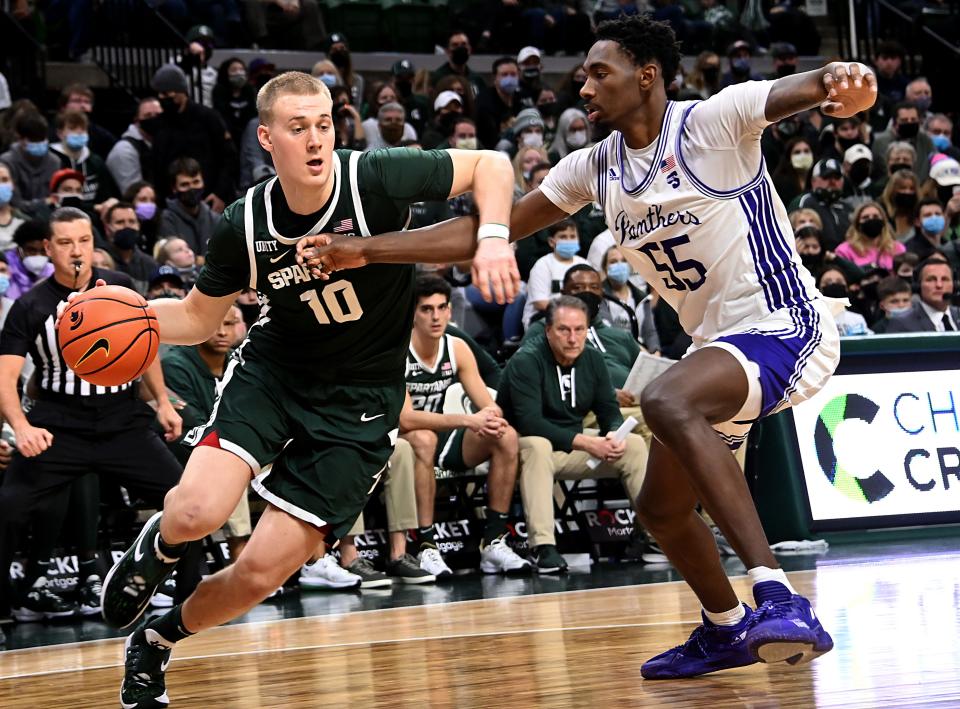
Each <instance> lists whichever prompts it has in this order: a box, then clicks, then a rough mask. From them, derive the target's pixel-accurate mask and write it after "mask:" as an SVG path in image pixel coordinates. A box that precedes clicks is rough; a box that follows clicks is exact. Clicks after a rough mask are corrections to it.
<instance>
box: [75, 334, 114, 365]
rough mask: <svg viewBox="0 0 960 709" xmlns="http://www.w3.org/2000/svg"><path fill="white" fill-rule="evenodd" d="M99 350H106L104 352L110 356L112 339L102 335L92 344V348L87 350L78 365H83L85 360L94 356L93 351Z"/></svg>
mask: <svg viewBox="0 0 960 709" xmlns="http://www.w3.org/2000/svg"><path fill="white" fill-rule="evenodd" d="M97 350H103V351H104V354H105V355H106V356H107V357H109V356H110V341H109V340H108V339H106V338H104V337H101V338H100V339H99V340H97V341H96V342H94V343H93V344H92V345H90V349H89V350H87V351H86V353H85V354H84V355H83V357H81V358H80V359H78V360H77V365H81V364H83V363H84V362H86V361H87V360H88V359H90V358H91V357H92V356H93V353H94V352H96V351H97Z"/></svg>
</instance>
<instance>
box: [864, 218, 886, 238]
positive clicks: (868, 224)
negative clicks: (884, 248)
mask: <svg viewBox="0 0 960 709" xmlns="http://www.w3.org/2000/svg"><path fill="white" fill-rule="evenodd" d="M860 231H862V232H863V235H864V236H866V237H867V238H869V239H876V238H877V237H878V236H880V234H882V233H883V220H882V219H867V220H865V221H862V222H860Z"/></svg>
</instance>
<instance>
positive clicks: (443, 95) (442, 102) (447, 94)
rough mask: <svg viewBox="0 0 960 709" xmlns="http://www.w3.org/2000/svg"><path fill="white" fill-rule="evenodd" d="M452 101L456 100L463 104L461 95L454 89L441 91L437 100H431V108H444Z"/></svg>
mask: <svg viewBox="0 0 960 709" xmlns="http://www.w3.org/2000/svg"><path fill="white" fill-rule="evenodd" d="M452 101H456V102H457V103H459V104H460V105H461V106H462V105H463V97H461V96H460V94H458V93H457V92H456V91H441V92H440V95H439V96H437V100H436V101H434V102H433V110H434V111H439V110H440V109H442V108H446V107H447V106H449V105H450V103H451V102H452Z"/></svg>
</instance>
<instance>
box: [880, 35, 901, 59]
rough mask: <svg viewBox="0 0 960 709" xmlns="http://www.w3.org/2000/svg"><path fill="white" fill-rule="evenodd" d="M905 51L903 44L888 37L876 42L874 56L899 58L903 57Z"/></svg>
mask: <svg viewBox="0 0 960 709" xmlns="http://www.w3.org/2000/svg"><path fill="white" fill-rule="evenodd" d="M906 53H907V52H906V50H905V49H904V48H903V45H902V44H900V43H899V42H897V41H896V40H892V39H889V40H887V41H885V42H879V43H878V44H877V51H876V56H878V57H900V59H903V58H904V56H906Z"/></svg>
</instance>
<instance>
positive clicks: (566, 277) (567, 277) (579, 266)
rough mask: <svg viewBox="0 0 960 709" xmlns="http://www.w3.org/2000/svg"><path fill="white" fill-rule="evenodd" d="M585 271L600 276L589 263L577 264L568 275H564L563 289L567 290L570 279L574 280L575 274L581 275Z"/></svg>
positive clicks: (568, 270)
mask: <svg viewBox="0 0 960 709" xmlns="http://www.w3.org/2000/svg"><path fill="white" fill-rule="evenodd" d="M583 271H589V272H590V273H596V274H597V275H598V276H599V275H600V272H599V271H598V270H597V269H595V268H594V267H593V266H591V265H590V264H589V263H577V264H574V265H573V266H571V267H570V268H568V269H567V271H566V273H564V274H563V286H562V287H563V289H564V290H566V289H567V285H568V284H569V283H570V279H571V278H573V274H575V273H581V272H583Z"/></svg>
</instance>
